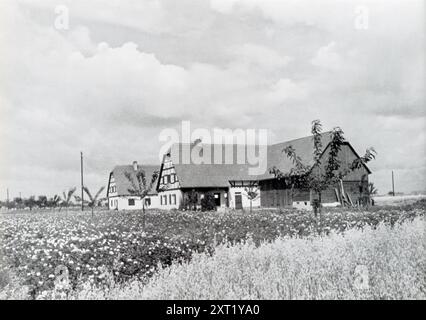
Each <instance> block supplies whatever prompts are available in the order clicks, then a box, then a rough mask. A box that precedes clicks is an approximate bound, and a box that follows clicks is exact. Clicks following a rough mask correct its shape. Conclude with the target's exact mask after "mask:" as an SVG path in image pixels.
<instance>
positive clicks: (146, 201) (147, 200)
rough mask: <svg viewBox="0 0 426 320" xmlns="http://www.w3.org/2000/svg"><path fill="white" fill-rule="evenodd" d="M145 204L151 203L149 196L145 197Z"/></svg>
mask: <svg viewBox="0 0 426 320" xmlns="http://www.w3.org/2000/svg"><path fill="white" fill-rule="evenodd" d="M145 205H146V206H147V207H149V206H150V205H151V198H145Z"/></svg>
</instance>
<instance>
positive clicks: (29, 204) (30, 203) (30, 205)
mask: <svg viewBox="0 0 426 320" xmlns="http://www.w3.org/2000/svg"><path fill="white" fill-rule="evenodd" d="M24 205H25V207H28V208H30V211H31V210H32V209H33V208H34V207H35V206H36V205H37V201H36V199H35V196H31V197H29V198H28V199H25V200H24Z"/></svg>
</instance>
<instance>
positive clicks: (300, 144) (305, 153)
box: [258, 132, 331, 180]
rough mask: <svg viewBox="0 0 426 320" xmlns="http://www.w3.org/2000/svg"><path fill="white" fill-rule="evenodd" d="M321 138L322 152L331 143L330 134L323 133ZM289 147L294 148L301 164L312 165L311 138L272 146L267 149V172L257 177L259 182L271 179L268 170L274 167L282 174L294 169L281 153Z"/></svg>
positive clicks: (312, 143) (312, 145) (291, 163)
mask: <svg viewBox="0 0 426 320" xmlns="http://www.w3.org/2000/svg"><path fill="white" fill-rule="evenodd" d="M321 137H322V139H321V142H322V146H323V150H325V149H326V147H327V146H328V144H329V143H330V142H331V132H324V133H322V134H321ZM289 146H292V147H293V148H294V150H295V152H296V155H297V156H299V157H300V158H301V159H302V163H303V164H304V165H305V166H313V165H314V158H313V154H312V150H313V147H314V141H313V136H308V137H303V138H299V139H295V140H290V141H286V142H281V143H277V144H273V145H270V146H269V147H268V170H267V171H266V172H265V173H264V174H263V175H260V176H259V177H258V179H259V180H262V179H271V178H273V177H274V175H273V174H270V173H269V169H271V168H272V167H274V166H275V167H276V168H277V169H279V170H280V171H281V172H282V173H288V172H289V171H290V170H291V169H292V168H293V167H294V164H293V162H292V160H291V159H289V158H288V157H287V156H286V155H285V153H284V152H283V150H284V149H285V148H286V147H289Z"/></svg>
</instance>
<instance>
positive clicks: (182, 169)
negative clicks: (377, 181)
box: [170, 132, 368, 188]
mask: <svg viewBox="0 0 426 320" xmlns="http://www.w3.org/2000/svg"><path fill="white" fill-rule="evenodd" d="M330 141H331V132H324V133H323V134H322V145H323V150H325V149H326V148H327V146H328V144H329V143H330ZM290 145H291V146H292V147H293V148H294V149H295V151H296V154H297V155H298V156H299V157H300V158H301V159H302V162H303V163H304V164H305V165H307V166H313V164H314V162H313V155H312V150H313V136H308V137H303V138H299V139H295V140H290V141H286V142H282V143H277V144H273V145H268V146H267V153H266V154H267V165H266V169H265V171H264V172H263V173H261V174H259V175H250V174H249V168H253V167H255V166H256V165H251V164H250V163H249V162H248V159H247V157H245V160H246V161H245V162H244V163H238V161H237V153H239V152H241V151H243V150H244V146H241V145H222V146H219V145H203V144H196V145H195V144H182V143H180V144H174V145H173V146H172V147H171V149H170V154H171V157H172V161H173V163H174V166H175V170H176V174H177V177H178V179H179V183H180V186H181V188H193V187H198V188H200V187H216V188H218V187H228V186H229V181H244V180H246V181H247V180H265V179H272V178H274V175H273V174H270V173H269V170H270V169H271V168H272V167H276V168H278V169H279V170H280V171H281V172H283V173H288V172H289V171H290V170H291V169H292V168H293V167H294V164H293V162H292V161H291V160H290V159H289V158H288V157H286V156H285V154H284V152H283V149H284V148H286V147H288V146H290ZM221 148H222V149H221ZM225 148H232V151H233V162H232V163H230V164H226V163H224V160H225V156H224V154H225V152H224V151H225ZM246 148H247V150H248V149H250V148H251V150H253V148H254V147H253V146H248V147H246ZM351 148H352V147H351ZM220 149H221V150H222V163H224V164H214V162H215V161H214V158H215V152H217V151H219V150H220ZM352 149H353V148H352ZM209 150H210V152H209ZM191 151H192V152H206V154H205V155H206V158H208V159H210V162H211V164H195V163H194V162H193V160H194V159H191V160H190V163H185V162H184V161H183V160H184V158H183V154H184V152H187V154H189V152H191ZM255 151H256V153H255V154H256V156H258V155H259V153H258V149H256V150H255ZM209 153H210V157H208V156H207V155H208V154H209ZM176 154H178V155H179V157H178V156H177V155H176ZM189 158H190V157H189ZM188 160H189V159H188ZM367 170H368V168H367Z"/></svg>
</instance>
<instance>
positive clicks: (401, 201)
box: [374, 195, 426, 206]
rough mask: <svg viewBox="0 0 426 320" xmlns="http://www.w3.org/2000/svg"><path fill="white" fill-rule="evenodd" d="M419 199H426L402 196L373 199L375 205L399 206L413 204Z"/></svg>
mask: <svg viewBox="0 0 426 320" xmlns="http://www.w3.org/2000/svg"><path fill="white" fill-rule="evenodd" d="M420 199H426V195H403V196H377V197H374V201H375V202H376V205H379V206H400V205H405V204H411V203H414V202H416V201H418V200H420Z"/></svg>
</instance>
